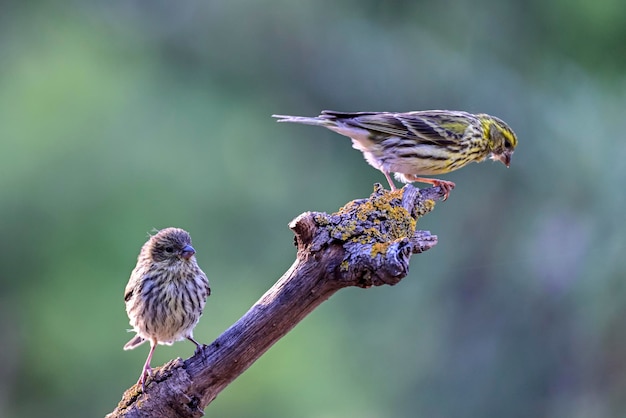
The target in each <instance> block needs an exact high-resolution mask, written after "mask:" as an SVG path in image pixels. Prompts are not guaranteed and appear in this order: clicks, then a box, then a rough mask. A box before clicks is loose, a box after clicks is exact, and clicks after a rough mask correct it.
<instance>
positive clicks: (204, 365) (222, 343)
mask: <svg viewBox="0 0 626 418" xmlns="http://www.w3.org/2000/svg"><path fill="white" fill-rule="evenodd" d="M442 197H443V191H442V190H440V188H438V187H434V188H428V189H424V190H418V189H416V188H414V187H413V186H411V185H407V186H405V187H404V188H403V189H401V190H395V191H385V190H384V189H383V188H382V186H380V185H379V184H376V185H375V187H374V193H373V194H372V195H371V196H370V197H369V199H361V200H355V201H352V202H349V203H348V204H346V205H345V206H344V207H343V208H341V209H340V210H339V212H337V213H334V214H332V215H328V214H326V213H319V212H306V213H303V214H302V215H300V216H298V217H297V218H296V219H294V220H293V221H291V223H290V224H289V227H290V228H291V229H292V230H293V231H294V233H295V236H296V237H295V239H296V246H297V248H298V252H297V257H296V261H295V262H294V263H293V265H292V266H291V268H290V269H289V270H288V271H287V272H286V273H285V274H284V275H283V277H281V278H280V279H279V280H278V282H276V284H275V285H274V286H272V288H271V289H269V290H268V291H267V293H265V294H264V295H263V296H262V297H261V299H259V301H258V302H257V303H255V304H254V306H252V308H250V310H249V311H248V312H247V313H246V314H245V315H244V316H243V317H242V318H241V319H239V320H238V321H237V322H236V323H235V324H233V325H232V326H231V327H230V328H228V329H227V330H226V331H225V332H224V333H223V334H222V335H220V336H219V337H218V338H217V339H216V340H215V341H214V342H213V343H212V344H211V345H209V346H205V347H204V349H203V350H202V351H200V352H198V353H196V354H195V355H194V356H192V357H191V358H189V359H187V360H184V361H183V360H182V359H180V358H177V359H174V360H172V361H170V362H169V363H167V364H166V365H164V366H163V367H161V368H159V369H155V370H154V374H153V377H152V378H151V379H149V380H148V384H147V385H146V390H145V393H142V392H141V386H137V385H135V386H133V387H131V388H130V389H128V390H127V391H126V393H124V396H123V398H122V400H121V401H120V403H119V404H118V406H117V408H116V409H115V411H113V412H112V413H111V414H109V415H107V417H111V418H112V417H181V418H183V417H184V418H189V417H200V416H202V415H204V413H203V410H204V408H205V407H206V406H207V405H208V404H209V403H211V401H213V399H215V397H216V396H217V395H218V394H219V393H220V392H221V391H222V390H223V389H224V388H225V387H226V386H227V385H228V384H230V383H231V382H232V381H233V380H235V379H236V378H237V377H238V376H239V375H240V374H241V373H243V372H244V371H245V370H246V369H247V368H248V367H250V366H251V365H252V363H254V362H255V361H256V360H257V359H258V358H259V357H261V355H263V353H265V351H267V350H268V349H269V348H270V347H271V346H272V345H273V344H274V343H276V342H277V341H278V340H279V339H280V338H281V337H283V336H284V335H286V334H287V333H288V332H289V331H290V330H291V329H292V328H293V327H294V326H296V325H297V324H298V322H300V321H301V320H302V319H303V318H304V317H305V316H306V315H308V314H309V313H310V312H311V311H313V309H315V308H316V307H317V306H318V305H319V304H321V303H322V302H323V301H325V300H326V299H328V298H329V297H330V296H331V295H332V294H334V293H335V292H336V291H338V290H339V289H342V288H344V287H350V286H358V287H364V288H367V287H371V286H381V285H383V284H388V285H394V284H396V283H398V282H399V281H400V280H401V279H402V278H403V277H405V276H406V275H407V273H408V268H409V258H410V256H411V255H412V254H417V253H421V252H423V251H426V250H428V249H429V248H431V247H432V246H434V245H435V244H437V237H436V236H434V235H431V234H430V233H429V232H427V231H419V230H416V222H417V220H418V219H419V218H420V217H421V216H423V215H425V214H426V213H428V212H430V211H431V210H432V209H433V208H434V206H435V200H440V199H441V198H442Z"/></svg>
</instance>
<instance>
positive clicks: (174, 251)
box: [147, 228, 196, 264]
mask: <svg viewBox="0 0 626 418" xmlns="http://www.w3.org/2000/svg"><path fill="white" fill-rule="evenodd" d="M147 245H148V249H149V251H150V256H151V257H152V260H154V261H155V262H166V263H168V264H169V263H175V262H179V261H187V260H190V259H191V258H192V257H193V256H194V254H195V253H196V250H195V249H194V248H193V247H192V246H191V236H189V233H188V232H187V231H185V230H184V229H180V228H165V229H162V230H160V231H159V232H158V233H157V234H156V235H153V236H152V237H151V238H150V240H149V241H148V243H147Z"/></svg>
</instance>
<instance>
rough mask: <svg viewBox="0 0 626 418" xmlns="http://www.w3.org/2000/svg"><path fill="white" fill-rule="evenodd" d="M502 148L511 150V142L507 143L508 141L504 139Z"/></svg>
mask: <svg viewBox="0 0 626 418" xmlns="http://www.w3.org/2000/svg"><path fill="white" fill-rule="evenodd" d="M504 148H506V149H511V148H513V144H511V141H509V140H508V139H505V140H504Z"/></svg>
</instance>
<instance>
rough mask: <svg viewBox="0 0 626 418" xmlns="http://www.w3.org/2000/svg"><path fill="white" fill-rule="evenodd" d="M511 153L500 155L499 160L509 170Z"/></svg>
mask: <svg viewBox="0 0 626 418" xmlns="http://www.w3.org/2000/svg"><path fill="white" fill-rule="evenodd" d="M511 154H512V153H511V152H506V151H505V152H503V153H502V154H500V155H498V160H499V161H500V162H501V163H502V164H504V165H505V166H506V167H507V168H508V167H509V165H511Z"/></svg>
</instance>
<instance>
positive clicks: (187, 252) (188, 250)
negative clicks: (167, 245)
mask: <svg viewBox="0 0 626 418" xmlns="http://www.w3.org/2000/svg"><path fill="white" fill-rule="evenodd" d="M195 253H196V250H194V249H193V247H192V246H191V245H185V247H184V248H183V249H182V250H180V256H181V257H182V258H184V259H185V260H189V259H190V258H191V257H192V256H193V255H194V254H195Z"/></svg>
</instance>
